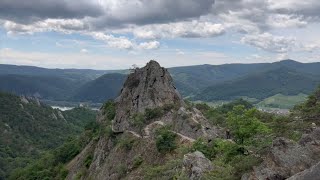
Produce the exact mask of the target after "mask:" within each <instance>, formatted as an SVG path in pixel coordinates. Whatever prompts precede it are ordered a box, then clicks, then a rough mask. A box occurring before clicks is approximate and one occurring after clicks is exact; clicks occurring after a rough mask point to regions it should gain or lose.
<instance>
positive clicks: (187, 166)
mask: <svg viewBox="0 0 320 180" xmlns="http://www.w3.org/2000/svg"><path fill="white" fill-rule="evenodd" d="M183 166H184V167H183V171H184V173H186V174H187V176H188V178H189V179H191V180H197V179H201V178H202V177H203V175H204V174H205V173H206V172H209V171H212V170H213V166H212V163H211V161H210V160H209V159H207V158H206V157H205V156H204V155H203V153H202V152H199V151H195V152H193V153H189V154H185V155H184V158H183Z"/></svg>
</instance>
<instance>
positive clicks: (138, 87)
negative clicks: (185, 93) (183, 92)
mask: <svg viewBox="0 0 320 180" xmlns="http://www.w3.org/2000/svg"><path fill="white" fill-rule="evenodd" d="M115 102H116V112H117V113H116V116H115V119H114V121H113V130H114V131H115V132H123V131H125V130H127V129H128V127H129V122H128V121H129V119H130V116H132V115H134V114H136V113H144V111H145V109H147V108H149V109H153V108H156V107H161V106H163V105H166V104H179V105H182V104H183V101H182V98H181V96H180V94H179V93H178V92H177V90H176V88H175V87H174V85H173V79H172V77H171V76H170V74H169V72H168V70H167V69H165V68H163V67H161V66H160V65H159V63H158V62H156V61H153V60H152V61H150V62H149V63H147V65H146V66H145V67H143V68H136V69H134V70H133V72H132V73H131V74H129V76H128V78H127V80H126V82H125V83H124V86H123V88H122V90H121V93H120V95H119V97H118V98H117V99H116V100H115Z"/></svg>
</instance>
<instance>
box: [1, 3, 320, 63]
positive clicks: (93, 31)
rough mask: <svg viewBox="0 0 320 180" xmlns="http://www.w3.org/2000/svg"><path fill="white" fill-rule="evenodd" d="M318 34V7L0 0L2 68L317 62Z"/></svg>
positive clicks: (319, 16) (311, 4) (292, 4)
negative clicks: (152, 62)
mask: <svg viewBox="0 0 320 180" xmlns="http://www.w3.org/2000/svg"><path fill="white" fill-rule="evenodd" d="M319 29H320V1H319V0H303V1H302V0H174V1H173V0H90V1H87V0H76V1H75V0H24V1H23V0H0V64H16V65H31V66H40V67H47V68H85V69H125V68H129V67H131V66H132V65H133V64H136V65H138V66H143V65H144V64H145V63H146V62H147V61H149V60H151V59H155V60H157V61H158V62H159V63H160V64H161V65H162V66H165V67H173V66H187V65H199V64H226V63H260V62H275V61H279V60H283V59H294V60H297V61H300V62H317V61H319V59H320V30H319Z"/></svg>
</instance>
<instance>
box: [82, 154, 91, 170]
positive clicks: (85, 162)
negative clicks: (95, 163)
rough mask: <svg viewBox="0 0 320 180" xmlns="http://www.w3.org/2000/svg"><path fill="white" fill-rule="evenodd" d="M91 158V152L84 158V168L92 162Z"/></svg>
mask: <svg viewBox="0 0 320 180" xmlns="http://www.w3.org/2000/svg"><path fill="white" fill-rule="evenodd" d="M92 160H93V155H92V154H89V155H88V156H87V157H86V159H85V160H84V166H85V167H86V168H89V167H90V165H91V163H92Z"/></svg>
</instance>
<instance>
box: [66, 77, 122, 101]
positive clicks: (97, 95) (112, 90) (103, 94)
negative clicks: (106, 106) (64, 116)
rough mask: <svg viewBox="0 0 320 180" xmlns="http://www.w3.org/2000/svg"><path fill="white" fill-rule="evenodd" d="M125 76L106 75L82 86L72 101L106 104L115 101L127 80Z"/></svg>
mask: <svg viewBox="0 0 320 180" xmlns="http://www.w3.org/2000/svg"><path fill="white" fill-rule="evenodd" d="M126 77H127V76H126V75H124V74H105V75H103V76H101V77H99V78H97V79H95V80H93V81H90V82H88V83H86V84H84V85H83V86H81V87H80V88H79V89H78V90H77V91H76V92H75V95H73V96H72V98H71V100H72V101H86V102H87V101H89V102H99V103H102V102H105V101H106V100H109V99H114V98H115V97H117V95H118V94H119V92H120V89H121V87H122V85H123V83H124V81H125V80H126Z"/></svg>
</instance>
